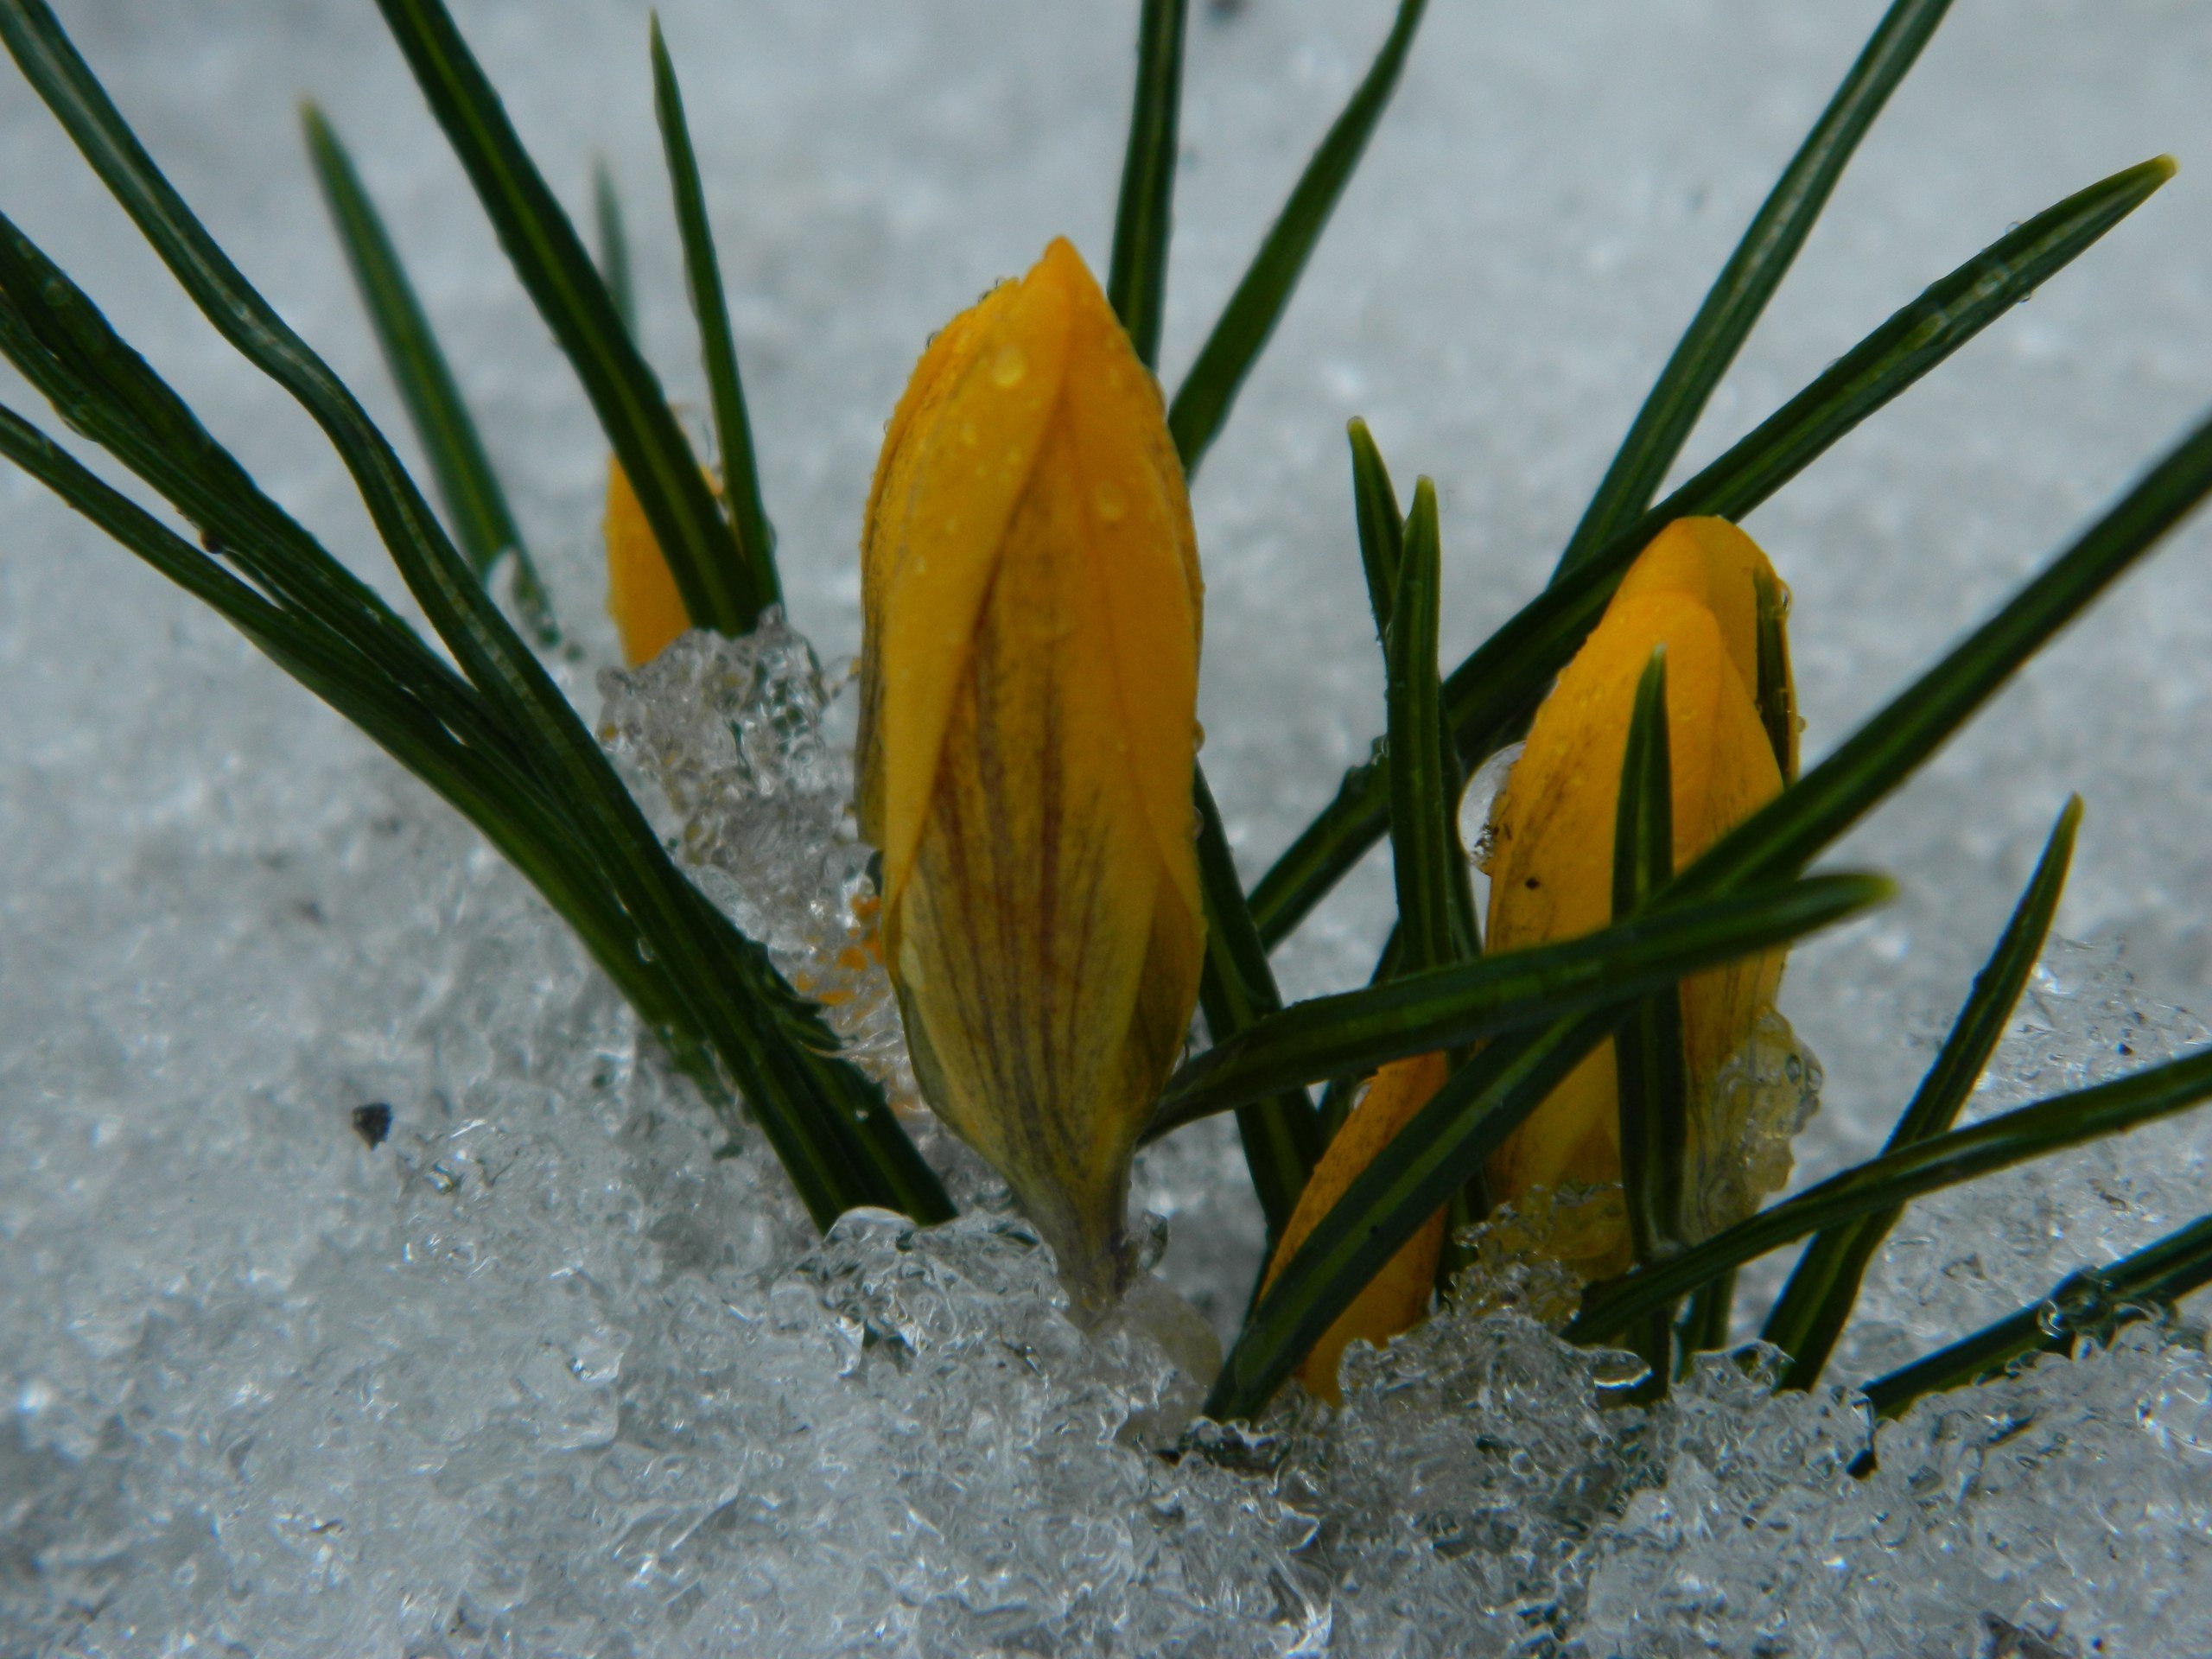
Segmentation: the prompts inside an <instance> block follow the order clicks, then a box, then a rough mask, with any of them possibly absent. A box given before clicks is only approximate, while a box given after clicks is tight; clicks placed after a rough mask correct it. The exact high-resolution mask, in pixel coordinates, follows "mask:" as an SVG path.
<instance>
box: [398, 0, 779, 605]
mask: <svg viewBox="0 0 2212 1659" xmlns="http://www.w3.org/2000/svg"><path fill="white" fill-rule="evenodd" d="M378 10H380V11H382V12H383V14H384V18H385V24H386V25H387V26H388V27H389V28H390V29H391V34H392V37H393V38H394V39H395V40H396V41H398V43H399V48H400V51H401V53H402V54H403V55H404V57H405V58H406V60H407V64H408V67H409V68H410V69H411V70H412V71H413V72H414V74H415V79H416V84H417V85H418V86H420V87H421V88H422V91H423V98H424V99H425V101H427V102H428V103H429V106H430V112H431V113H432V114H433V115H435V117H436V118H437V120H438V124H439V125H440V126H441V127H442V128H444V129H445V133H446V137H447V139H448V142H450V143H451V144H452V146H453V149H454V154H455V155H456V156H458V157H459V158H460V160H461V167H462V168H463V170H464V171H466V172H467V175H468V177H469V181H470V182H471V183H472V184H474V186H475V188H476V194H477V197H478V199H479V200H480V201H482V203H483V205H484V211H485V213H486V216H487V217H489V218H490V219H491V221H492V227H493V230H494V231H496V232H498V233H499V243H500V245H501V246H502V247H504V248H505V250H506V251H507V257H508V259H509V260H510V261H511V262H512V264H513V265H514V268H515V274H516V275H517V276H518V277H520V278H521V279H522V285H523V287H524V289H525V290H527V291H528V293H529V295H530V297H531V300H532V302H535V303H536V305H537V310H538V315H541V316H542V317H543V318H544V320H545V322H546V326H547V327H550V328H551V329H552V331H553V337H554V339H555V340H556V341H558V342H559V344H560V346H561V349H562V350H563V352H564V353H567V355H568V358H569V362H570V363H571V364H572V365H574V366H575V372H576V378H577V380H578V381H579V382H580V383H581V384H582V386H583V389H584V391H585V394H586V396H588V397H589V398H590V400H591V404H592V407H593V409H594V410H596V411H597V412H598V415H599V421H600V425H601V427H602V428H603V429H605V431H606V434H607V442H608V443H609V444H610V445H611V446H612V447H613V450H614V454H615V458H616V459H617V460H618V461H620V462H621V463H622V469H623V471H624V472H626V474H629V478H630V484H631V487H632V488H633V489H634V490H635V491H636V492H637V495H638V505H639V507H640V508H642V509H643V510H644V512H645V522H646V523H647V524H650V525H651V526H652V532H653V536H654V537H655V539H656V540H657V541H658V543H659V544H660V550H661V555H662V556H663V557H664V558H665V559H666V560H667V561H668V568H669V570H670V572H671V575H674V576H675V578H676V586H677V591H678V592H680V593H681V594H683V607H684V610H685V612H686V613H687V614H688V615H689V616H690V620H691V621H692V623H693V625H694V626H698V627H704V628H715V629H717V630H719V631H720V632H723V633H726V634H729V635H732V636H736V635H739V634H743V633H746V632H750V631H751V629H752V627H753V620H754V618H756V617H757V616H759V614H760V610H761V608H762V607H764V606H766V605H769V604H772V603H773V602H774V600H775V593H774V591H773V589H772V588H767V587H764V586H763V585H762V581H761V575H760V571H759V570H758V569H755V568H754V567H753V565H751V564H750V563H747V561H746V559H745V558H744V556H743V555H742V554H741V551H740V550H739V548H738V545H737V542H736V538H735V537H734V535H733V534H732V533H731V531H730V527H729V524H728V521H727V520H725V519H724V518H723V517H722V515H721V508H720V507H719V506H717V505H715V497H714V492H713V491H712V490H711V489H709V487H708V485H707V480H706V478H705V476H704V475H703V474H702V473H701V472H700V469H699V463H698V461H697V459H696V457H695V456H694V455H693V454H692V453H691V447H690V444H688V443H687V442H684V438H683V432H682V430H681V429H678V427H677V423H676V416H674V415H673V414H672V413H671V411H670V410H669V406H668V397H667V394H666V393H665V392H664V391H662V390H661V385H660V382H659V380H658V378H656V377H655V376H654V374H653V372H652V369H651V368H650V367H648V366H647V365H646V363H645V359H644V358H643V357H641V356H640V355H639V353H638V348H637V346H635V344H633V343H632V339H631V336H630V333H629V330H628V329H626V328H625V327H623V326H622V320H621V318H620V316H619V315H617V314H616V311H615V308H614V302H613V299H612V298H611V297H610V296H608V294H607V284H606V283H605V282H604V281H603V280H601V277H600V274H599V271H598V270H597V268H596V267H594V265H593V264H592V262H591V257H590V256H589V255H588V254H587V253H586V252H585V251H584V247H583V244H582V242H581V241H579V240H578V239H577V237H576V232H575V226H573V225H571V224H570V223H569V216H568V214H567V213H565V212H563V210H562V207H561V204H560V203H559V201H557V200H556V199H555V198H554V195H553V192H552V190H551V189H550V188H548V186H547V185H546V182H545V180H544V178H543V175H541V174H540V173H539V172H538V170H537V164H536V163H535V162H532V161H531V159H530V156H529V154H528V152H526V151H525V150H524V149H523V146H522V140H521V139H520V138H519V137H517V136H516V133H515V130H514V127H513V126H512V124H511V123H510V122H509V121H508V119H507V115H506V111H505V109H503V108H502V107H501V105H500V103H499V94H498V93H497V92H494V91H493V87H492V83H491V82H490V80H488V79H486V77H485V74H484V71H483V69H482V67H480V65H479V64H478V63H477V61H476V59H475V57H474V55H473V54H471V53H470V51H469V49H468V46H467V42H466V41H463V40H462V39H461V31H460V30H459V29H456V28H455V27H454V21H453V18H452V16H451V15H450V14H448V11H447V10H446V8H445V6H444V5H443V4H442V3H441V0H378Z"/></svg>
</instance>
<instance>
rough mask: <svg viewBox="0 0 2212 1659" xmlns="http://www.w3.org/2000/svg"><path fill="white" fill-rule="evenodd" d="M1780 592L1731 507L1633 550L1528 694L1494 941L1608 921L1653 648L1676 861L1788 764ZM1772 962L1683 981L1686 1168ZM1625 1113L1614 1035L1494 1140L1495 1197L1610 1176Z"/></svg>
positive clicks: (1495, 870) (1748, 1028)
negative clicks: (1661, 664)
mask: <svg viewBox="0 0 2212 1659" xmlns="http://www.w3.org/2000/svg"><path fill="white" fill-rule="evenodd" d="M1782 599H1783V588H1782V587H1781V584H1780V583H1779V582H1777V580H1776V578H1775V575H1774V571H1773V569H1772V567H1771V566H1770V565H1769V564H1768V563H1767V560H1766V556H1765V555H1764V553H1762V552H1761V551H1760V550H1759V549H1758V545H1757V544H1756V543H1753V542H1752V540H1751V537H1748V536H1746V535H1745V534H1744V532H1743V531H1740V530H1738V529H1737V528H1736V527H1735V526H1734V525H1733V524H1729V523H1728V522H1727V521H1726V520H1725V519H1720V518H1686V519H1681V520H1679V521H1677V522H1676V523H1675V524H1670V525H1669V526H1668V527H1667V528H1666V529H1665V530H1664V531H1661V532H1660V534H1659V536H1658V537H1657V538H1656V540H1654V541H1653V542H1652V543H1651V545H1650V546H1649V547H1648V548H1646V549H1645V550H1644V551H1643V554H1642V555H1641V556H1639V557H1638V558H1637V562H1636V563H1635V564H1634V565H1633V566H1632V567H1631V568H1630V570H1629V572H1628V574H1627V575H1626V576H1625V577H1624V579H1623V581H1622V582H1621V585H1620V587H1619V588H1618V591H1617V592H1616V593H1615V594H1614V595H1613V599H1612V602H1611V604H1610V605H1609V606H1608V607H1607V608H1606V611H1605V616H1604V617H1603V618H1602V619H1601V620H1599V624H1598V626H1597V627H1596V628H1595V629H1594V630H1593V631H1592V632H1591V635H1590V638H1589V639H1588V640H1587V641H1586V643H1585V644H1584V645H1583V647H1582V649H1581V651H1580V652H1579V653H1578V654H1577V655H1576V657H1575V658H1574V660H1573V662H1571V663H1569V664H1567V670H1566V671H1565V672H1564V673H1562V674H1561V675H1560V678H1559V683H1558V685H1557V686H1556V687H1555V688H1554V690H1553V691H1552V693H1551V695H1550V696H1549V697H1548V698H1547V699H1546V700H1545V701H1544V703H1543V705H1542V707H1541V708H1540V709H1538V710H1537V712H1536V718H1535V724H1534V725H1533V727H1532V728H1530V730H1529V742H1528V747H1527V748H1526V749H1525V750H1524V751H1523V752H1522V755H1521V758H1520V760H1518V761H1516V763H1515V764H1514V766H1513V770H1512V772H1511V773H1510V776H1509V777H1508V779H1507V780H1506V785H1505V788H1504V791H1503V793H1502V794H1501V796H1500V797H1499V798H1498V801H1497V806H1496V808H1495V810H1493V812H1492V814H1491V861H1490V877H1491V896H1490V928H1489V945H1490V948H1491V950H1513V949H1515V948H1516V947H1519V946H1522V945H1533V944H1545V943H1547V942H1548V941H1551V940H1554V939H1564V938H1573V937H1574V936H1576V935H1578V934H1583V933H1589V932H1593V931H1596V930H1598V929H1599V928H1601V927H1603V926H1605V925H1606V924H1607V923H1608V922H1609V921H1610V920H1611V905H1612V867H1613V828H1614V817H1615V811H1616V806H1617V803H1618V797H1619V793H1620V777H1621V759H1622V754H1623V752H1624V749H1625V748H1626V747H1627V741H1628V728H1629V720H1630V713H1631V711H1632V710H1633V709H1634V707H1635V702H1636V688H1637V680H1638V679H1639V677H1641V676H1642V674H1643V669H1644V665H1645V664H1646V663H1647V662H1649V659H1650V657H1651V653H1652V651H1653V649H1654V647H1656V646H1658V645H1664V646H1665V647H1666V651H1667V736H1668V745H1669V751H1670V757H1671V765H1672V772H1673V784H1674V844H1675V864H1676V867H1677V868H1680V867H1681V866H1682V865H1685V864H1688V862H1689V861H1691V860H1692V859H1694V858H1695V857H1696V856H1697V855H1699V854H1700V853H1701V852H1703V851H1704V850H1705V849H1707V847H1709V846H1710V845H1712V843H1713V842H1714V841H1715V840H1717V839H1718V838H1719V836H1721V834H1722V833H1723V832H1725V831H1726V830H1727V829H1730V828H1732V826H1733V825H1735V824H1736V823H1738V821H1740V820H1741V819H1742V818H1744V817H1746V816H1747V815H1748V814H1749V813H1751V811H1752V810H1754V809H1755V808H1757V807H1758V806H1760V805H1762V804H1764V803H1765V802H1766V801H1767V800H1769V799H1770V798H1772V797H1773V796H1774V795H1775V794H1776V793H1777V792H1778V791H1780V790H1781V788H1782V784H1783V770H1784V768H1785V767H1788V768H1790V769H1792V770H1794V768H1795V764H1796V729H1795V728H1796V717H1795V714H1794V710H1793V709H1792V707H1791V705H1790V702H1789V698H1790V690H1789V666H1788V660H1787V650H1786V647H1785V646H1784V645H1783V639H1782V625H1781V610H1782ZM1762 639H1764V641H1765V651H1766V656H1767V660H1766V663H1765V669H1766V673H1765V677H1764V683H1765V684H1766V686H1767V688H1768V695H1769V701H1770V703H1776V704H1778V706H1777V707H1773V708H1770V709H1766V710H1764V711H1763V710H1762V709H1761V706H1760V703H1759V701H1758V690H1759V688H1760V686H1761V684H1762V676H1761V660H1760V659H1761V648H1762V647H1761V642H1762ZM1782 962H1783V953H1782V952H1781V951H1780V950H1771V951H1768V952H1766V953H1764V954H1763V955H1760V956H1757V957H1750V958H1748V959H1746V960H1745V961H1742V962H1738V963H1731V964H1729V965H1727V966H1726V967H1721V968H1716V969H1709V970H1707V972H1704V973H1701V974H1698V975H1695V976H1693V977H1691V978H1689V979H1688V980H1686V981H1684V982H1683V984H1682V988H1681V995H1682V1031H1683V1046H1684V1048H1685V1050H1686V1054H1687V1070H1688V1081H1689V1090H1690V1114H1691V1122H1690V1136H1691V1146H1690V1148H1689V1157H1688V1164H1687V1167H1688V1168H1689V1170H1690V1171H1691V1179H1692V1180H1693V1182H1695V1181H1696V1180H1697V1179H1699V1178H1700V1166H1706V1173H1707V1174H1709V1175H1710V1176H1711V1177H1712V1178H1713V1179H1715V1180H1718V1179H1719V1178H1720V1169H1721V1166H1722V1164H1723V1163H1724V1162H1725V1160H1726V1159H1728V1158H1729V1157H1731V1156H1733V1155H1735V1154H1737V1153H1738V1150H1739V1149H1738V1148H1734V1147H1726V1146H1721V1145H1719V1144H1716V1143H1715V1135H1714V1134H1713V1125H1714V1124H1716V1123H1717V1122H1719V1121H1720V1116H1719V1115H1718V1114H1716V1113H1715V1111H1714V1110H1713V1088H1714V1080H1715V1077H1716V1075H1717V1074H1718V1073H1719V1071H1720V1069H1721V1067H1722V1065H1723V1063H1724V1062H1726V1061H1727V1060H1728V1059H1729V1058H1730V1057H1731V1056H1732V1055H1734V1054H1735V1053H1736V1052H1738V1050H1739V1049H1741V1048H1743V1047H1744V1046H1745V1043H1746V1042H1747V1041H1748V1040H1749V1039H1751V1037H1752V1035H1753V1032H1754V1028H1755V1027H1758V1026H1759V1025H1760V1022H1761V1020H1762V1016H1763V1015H1768V1016H1769V1017H1771V1016H1770V1010H1771V1007H1772V1005H1773V1002H1774V997H1775V994H1776V991H1777V988H1779V986H1780V983H1781V979H1782ZM1618 1113H1619V1108H1618V1094H1617V1090H1616V1084H1615V1071H1614V1061H1613V1052H1612V1045H1611V1043H1610V1042H1608V1043H1606V1044H1605V1045H1603V1046H1601V1047H1600V1048H1599V1050H1598V1051H1597V1052H1594V1053H1592V1055H1591V1056H1590V1057H1589V1058H1587V1059H1586V1060H1585V1061H1584V1062H1583V1063H1582V1065H1580V1066H1579V1067H1578V1068H1577V1069H1576V1070H1575V1071H1573V1073H1572V1074H1570V1075H1569V1076H1568V1077H1567V1080H1566V1081H1565V1082H1564V1083H1562V1084H1560V1086H1559V1087H1558V1088H1557V1089H1556V1090H1554V1091H1553V1092H1552V1094H1551V1096H1550V1097H1549V1098H1548V1099H1547V1100H1546V1101H1545V1102H1544V1103H1543V1104H1542V1105H1541V1106H1540V1107H1538V1108H1537V1109H1536V1111H1535V1114H1534V1115H1533V1116H1530V1117H1529V1119H1528V1120H1527V1121H1526V1122H1524V1123H1523V1124H1522V1126H1521V1128H1520V1129H1519V1130H1518V1131H1517V1132H1516V1134H1515V1135H1513V1136H1512V1138H1511V1139H1510V1140H1509V1141H1507V1142H1506V1143H1505V1145H1504V1146H1503V1147H1501V1148H1500V1149H1499V1151H1498V1153H1497V1155H1496V1156H1495V1157H1494V1158H1493V1159H1492V1160H1491V1167H1490V1181H1491V1193H1492V1195H1493V1197H1495V1198H1498V1199H1501V1200H1507V1199H1511V1198H1516V1197H1518V1196H1520V1195H1521V1194H1522V1193H1524V1192H1528V1191H1529V1189H1531V1188H1533V1187H1540V1186H1553V1185H1557V1184H1558V1183H1560V1182H1561V1181H1566V1180H1574V1181H1580V1182H1586V1183H1591V1184H1598V1183H1603V1182H1608V1181H1618V1180H1619V1179H1620V1178H1621V1162H1620V1133H1619V1116H1618ZM1786 1167H1787V1166H1786V1164H1785V1166H1784V1168H1785V1169H1786ZM1687 1207H1688V1208H1690V1209H1692V1210H1695V1209H1697V1208H1698V1206H1697V1205H1694V1204H1692V1205H1689V1206H1687Z"/></svg>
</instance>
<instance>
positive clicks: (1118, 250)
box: [1106, 0, 1188, 369]
mask: <svg viewBox="0 0 2212 1659" xmlns="http://www.w3.org/2000/svg"><path fill="white" fill-rule="evenodd" d="M1187 9H1188V8H1187V5H1186V3H1185V0H1144V10H1143V13H1142V15H1141V17H1140V19H1139V21H1138V23H1137V87H1136V97H1135V102H1134V104H1133V105H1132V107H1131V109H1130V111H1129V142H1128V149H1127V151H1126V152H1125V153H1124V155H1123V156H1122V194H1121V200H1120V202H1119V204H1118V205H1117V207H1116V209H1115V213H1114V256H1113V259H1112V262H1111V263H1110V264H1109V265H1108V267H1107V271H1106V297H1107V299H1108V301H1109V302H1111V304H1112V305H1113V307H1114V315H1116V316H1117V317H1119V318H1121V320H1122V327H1123V328H1125V329H1127V330H1128V335H1129V344H1130V345H1132V346H1135V348H1136V353H1137V360H1138V361H1139V362H1141V363H1142V364H1143V365H1145V367H1147V369H1154V368H1157V367H1159V365H1160V321H1161V320H1162V318H1164V317H1165V316H1166V312H1167V244H1168V240H1169V238H1170V236H1171V235H1172V234H1173V230H1174V216H1175V149H1176V129H1177V127H1178V126H1179V124H1180V118H1181V114H1182V107H1183V20H1184V15H1185V11H1186V10H1187Z"/></svg>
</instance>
